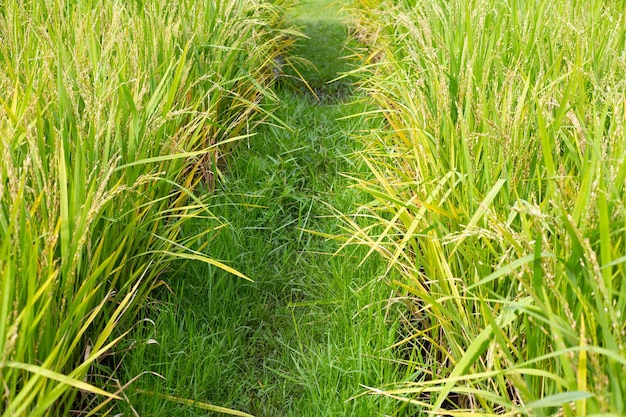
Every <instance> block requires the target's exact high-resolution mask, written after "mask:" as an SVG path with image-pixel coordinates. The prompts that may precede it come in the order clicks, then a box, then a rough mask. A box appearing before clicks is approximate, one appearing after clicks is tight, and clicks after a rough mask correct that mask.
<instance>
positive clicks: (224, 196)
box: [124, 1, 400, 417]
mask: <svg viewBox="0 0 626 417" xmlns="http://www.w3.org/2000/svg"><path fill="white" fill-rule="evenodd" d="M330 3H331V2H330V1H312V2H309V3H307V4H303V5H301V6H299V7H298V8H297V9H295V10H294V12H293V15H292V16H293V18H294V20H295V22H296V23H297V24H298V25H301V26H303V27H304V31H305V33H306V34H307V35H308V36H309V37H310V39H308V40H305V41H303V42H302V43H301V44H300V46H299V47H298V48H297V50H296V51H295V52H294V53H295V54H298V55H301V56H303V57H304V58H306V59H308V60H310V61H311V62H313V63H314V64H315V65H316V66H317V68H318V71H314V70H312V69H309V70H306V71H305V72H304V76H305V77H306V78H307V79H308V81H309V84H310V85H311V86H312V87H313V89H314V90H315V91H316V92H317V94H318V96H319V97H320V100H319V101H318V100H316V99H315V98H314V97H313V95H312V94H310V93H307V92H306V91H305V89H303V88H302V86H298V85H297V83H295V82H290V81H286V82H285V85H284V86H283V87H282V88H279V89H278V90H279V92H278V93H279V98H280V100H281V104H280V105H279V106H278V108H277V109H276V112H275V115H276V116H277V117H278V118H280V119H282V120H284V121H285V122H286V124H287V125H289V126H290V127H291V130H286V129H282V128H279V127H276V126H270V125H266V126H263V127H262V128H261V129H260V130H259V132H258V134H257V136H255V137H253V138H251V139H250V140H248V142H247V143H242V144H240V145H241V146H240V147H239V149H238V151H237V153H236V154H235V155H233V156H232V158H231V161H232V162H231V165H229V167H228V172H227V173H226V178H225V181H224V182H223V183H222V184H221V185H220V187H221V188H220V189H219V190H217V192H216V193H215V195H214V196H213V197H212V199H213V206H214V214H215V215H216V217H217V218H216V219H214V220H207V221H206V222H202V223H196V227H198V228H202V229H207V228H214V229H215V230H214V231H213V232H211V233H210V234H209V235H207V239H209V245H208V249H207V252H208V253H210V255H211V256H213V257H215V258H217V259H222V260H225V261H227V262H228V263H229V265H231V266H232V267H234V268H236V269H237V270H239V271H241V272H243V273H245V274H246V275H247V276H249V277H251V278H252V279H253V280H254V283H250V282H246V281H244V280H241V279H238V278H236V277H233V276H230V275H228V274H225V273H224V272H223V271H221V270H218V269H216V268H210V267H207V266H204V265H198V264H193V263H190V264H187V265H185V267H184V269H183V270H181V271H179V272H178V273H176V274H175V275H173V276H172V277H170V278H169V279H168V285H169V286H170V288H171V292H170V291H167V290H165V289H162V290H161V291H160V293H159V294H158V295H159V297H157V298H160V299H161V300H165V301H163V302H159V303H155V306H154V310H155V311H156V312H157V314H156V317H157V319H156V322H155V324H154V326H150V325H149V326H146V330H145V333H143V335H142V337H143V340H148V339H154V340H156V341H158V344H156V343H153V344H147V343H138V344H137V347H136V348H135V349H134V350H133V351H132V354H131V355H129V356H128V357H127V359H126V361H125V368H124V372H126V373H127V379H128V378H130V377H132V376H134V375H137V374H139V373H140V372H142V371H144V370H146V369H150V371H152V372H154V373H156V374H159V375H161V376H163V377H164V378H165V379H164V380H162V379H161V378H159V377H157V376H155V375H152V374H146V375H144V376H143V377H141V378H140V379H139V380H138V381H137V382H136V383H135V385H134V386H135V387H137V388H139V389H140V390H144V393H140V392H138V391H133V392H135V393H134V394H132V396H131V397H130V402H131V403H132V404H133V405H134V408H135V410H136V411H137V413H138V414H139V415H168V416H196V415H198V416H199V415H207V411H205V410H202V409H200V408H199V407H197V406H196V407H193V406H188V405H181V404H177V403H176V402H173V401H168V400H165V399H163V395H169V396H176V397H180V398H190V399H194V400H196V401H199V402H205V403H211V404H216V405H220V406H224V407H230V408H233V409H236V410H241V411H244V412H247V413H251V414H253V415H256V416H315V417H319V416H376V415H386V414H392V413H393V410H394V409H395V408H396V407H397V403H394V402H392V401H390V400H387V399H385V398H381V397H378V396H368V395H364V396H359V397H357V398H354V399H351V398H352V397H353V396H355V395H357V394H359V393H360V392H362V391H363V389H362V388H361V387H360V385H364V386H373V387H376V386H381V385H383V384H385V383H386V382H390V381H397V380H398V379H400V378H399V377H398V375H397V374H396V372H397V370H396V366H395V365H394V362H393V358H392V352H390V351H388V350H385V348H386V347H388V346H390V345H392V344H393V343H394V341H395V337H396V329H395V328H394V327H393V324H390V322H388V320H386V317H387V315H388V312H387V311H386V305H385V303H382V302H381V301H380V300H384V299H386V298H388V297H389V295H390V294H389V289H388V287H386V286H385V285H383V284H381V283H380V282H379V277H380V275H381V274H382V273H383V272H384V271H383V269H382V266H381V265H377V264H376V263H374V262H368V263H365V264H364V265H363V266H362V267H360V268H357V264H358V263H359V261H360V260H359V256H348V254H343V255H340V256H337V257H331V256H330V255H329V254H332V253H333V252H335V250H336V249H337V246H336V243H334V242H329V241H326V240H324V239H323V238H321V237H317V236H314V235H310V234H308V233H305V232H303V231H302V230H301V229H314V230H320V231H322V232H325V233H339V232H340V229H339V224H338V222H337V220H336V219H334V218H332V217H331V216H329V214H330V213H331V211H330V210H329V208H328V205H330V206H333V207H335V208H337V209H339V210H342V211H345V212H351V211H353V210H354V209H355V207H356V204H357V203H358V202H359V198H360V197H361V196H360V195H359V194H358V192H357V191H355V190H352V189H349V188H348V185H349V184H350V180H348V179H346V178H344V177H342V176H341V175H339V173H341V172H351V171H355V170H359V169H360V168H359V167H358V166H355V165H353V164H352V163H351V162H350V160H349V159H348V158H347V156H349V155H350V154H352V153H353V152H354V151H355V150H356V149H355V147H356V146H357V145H356V144H355V143H354V141H353V140H352V139H351V138H350V133H352V132H354V131H357V130H361V129H364V128H367V125H366V123H370V122H366V121H365V120H363V119H359V118H352V119H347V120H337V119H340V118H342V117H344V116H347V115H350V114H353V113H355V112H358V111H360V110H364V109H363V108H359V107H360V106H362V105H360V104H350V103H352V102H353V101H354V99H355V97H353V96H352V92H351V86H350V85H349V83H348V82H347V81H344V82H338V83H335V84H333V85H328V84H327V81H329V80H331V79H333V78H334V77H335V76H336V75H337V74H338V73H339V72H340V71H342V70H346V69H348V67H347V64H346V62H345V60H342V59H340V58H341V57H342V56H343V55H345V51H344V50H343V49H342V45H343V44H344V42H345V40H346V36H347V30H346V28H345V27H344V26H343V24H342V23H341V20H340V19H339V17H338V6H337V5H336V4H333V5H330V6H329V4H330ZM220 224H223V225H225V227H219V225H220ZM357 255H358V254H357ZM145 391H149V392H152V393H156V395H154V394H146V393H145ZM126 411H128V414H125V415H130V410H126Z"/></svg>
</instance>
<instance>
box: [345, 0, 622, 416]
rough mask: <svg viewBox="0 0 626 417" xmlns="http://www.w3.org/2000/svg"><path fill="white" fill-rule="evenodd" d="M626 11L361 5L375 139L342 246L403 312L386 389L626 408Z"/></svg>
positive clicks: (588, 6) (429, 1) (482, 407)
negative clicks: (381, 273)
mask: <svg viewBox="0 0 626 417" xmlns="http://www.w3.org/2000/svg"><path fill="white" fill-rule="evenodd" d="M625 6H626V3H624V2H623V1H589V2H579V1H558V0H557V1H553V2H542V1H532V0H531V1H517V0H516V1H499V0H475V1H469V0H468V1H455V2H449V1H440V0H415V1H394V2H392V1H381V2H379V1H367V0H363V1H359V2H356V4H355V7H356V10H355V16H356V24H355V26H354V31H355V33H356V34H357V36H359V37H360V38H361V39H362V40H363V41H364V42H366V43H367V44H368V47H367V48H366V49H364V51H363V52H362V57H363V59H364V60H365V65H364V68H363V70H362V72H361V73H362V81H361V86H362V88H363V89H364V90H365V91H367V92H368V93H369V95H370V97H371V98H372V99H373V100H374V101H375V102H376V103H378V105H379V107H380V109H381V112H382V113H383V114H384V115H385V119H386V122H387V128H386V129H384V130H383V131H381V132H378V133H377V134H375V135H373V136H370V137H367V138H365V140H364V141H363V143H364V146H365V147H366V148H365V150H364V151H363V152H362V157H363V159H364V160H365V161H366V163H367V164H368V165H369V166H370V168H371V172H372V173H373V175H374V178H373V179H367V180H363V179H361V180H359V181H358V187H359V188H361V189H362V190H365V191H367V192H368V193H369V194H370V195H371V197H372V199H373V201H372V202H371V203H370V204H368V205H367V207H366V208H365V210H364V211H363V217H364V218H367V220H368V221H367V222H366V223H362V222H361V221H359V220H358V219H357V220H350V221H349V222H348V223H349V224H350V227H351V228H352V229H353V233H352V235H351V236H350V243H355V244H359V245H366V246H368V247H369V248H370V252H372V253H374V252H377V253H379V254H380V255H381V256H382V258H383V259H385V260H386V261H387V262H388V265H389V268H390V269H394V270H397V271H399V272H400V273H401V275H402V278H401V279H398V280H397V281H396V282H395V285H396V287H397V288H398V291H399V292H400V293H401V294H402V295H403V296H406V297H409V298H410V299H411V300H412V301H411V303H410V308H409V311H408V312H407V313H406V315H405V316H406V317H405V320H404V322H405V323H404V324H405V337H404V339H403V340H402V341H401V342H399V343H398V344H397V346H396V347H397V348H398V349H403V350H405V351H406V355H405V357H406V366H407V368H409V369H410V370H411V373H412V375H411V378H410V380H408V381H399V383H398V384H397V385H396V386H394V387H393V388H391V389H386V390H384V392H383V393H382V394H383V395H387V396H390V397H394V398H397V399H398V400H399V401H400V402H404V403H405V404H406V405H407V407H410V406H411V405H412V406H413V409H417V410H421V411H422V412H432V413H436V414H447V415H464V413H467V412H479V413H481V414H482V415H500V414H510V415H537V416H543V415H554V414H556V415H565V416H574V415H596V414H597V415H622V414H624V412H625V410H624V407H625V404H626V402H625V400H624V395H625V394H626V385H625V381H626V380H625V379H624V375H626V372H625V371H626V369H625V365H626V355H625V353H626V351H625V350H624V349H625V347H624V346H625V345H624V341H625V336H626V328H625V325H624V318H623V316H624V312H625V311H624V309H625V307H626V304H625V303H626V293H625V292H624V291H625V290H624V288H622V284H623V281H624V276H625V275H624V272H625V270H624V261H626V258H625V257H624V253H626V250H625V248H624V238H625V235H624V232H625V230H626V229H625V228H624V226H625V224H626V223H625V221H626V217H625V211H624V209H625V208H626V207H625V199H624V185H625V184H626V183H625V178H626V177H625V175H626V163H625V160H624V151H625V150H626V149H625V142H624V139H625V137H626V136H625V130H624V128H625V121H626V100H625V98H624V97H625V95H624V92H625V91H624V87H625V84H624V77H623V74H624V71H625V69H626V54H625V52H626V50H625V47H624V42H625V40H626V26H625V24H624V23H625V22H624V18H625V13H626V7H625ZM372 218H373V219H375V222H374V223H373V224H372V223H371V219H372ZM443 410H446V411H443Z"/></svg>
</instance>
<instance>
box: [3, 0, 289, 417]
mask: <svg viewBox="0 0 626 417" xmlns="http://www.w3.org/2000/svg"><path fill="white" fill-rule="evenodd" d="M275 3H277V2H275ZM281 18H282V13H281V12H280V8H279V7H278V6H277V5H271V4H268V3H264V2H262V1H250V2H245V3H244V2H238V1H229V0H223V1H193V0H188V1H181V2H168V1H153V2H141V1H140V2H131V3H127V2H122V1H111V2H103V1H96V0H81V1H77V2H71V4H68V3H66V2H62V1H57V0H48V1H12V0H9V1H6V2H3V6H2V11H1V12H0V39H1V42H0V63H1V64H2V68H3V69H4V71H3V72H2V73H0V105H1V108H2V111H0V136H1V137H2V138H3V139H2V142H1V143H0V155H1V156H0V271H1V275H0V288H1V290H0V294H1V296H0V386H1V387H2V388H1V392H2V393H1V394H0V395H1V396H2V401H0V404H1V405H0V413H1V414H2V415H3V416H9V415H11V416H22V415H23V416H26V415H28V416H42V415H69V414H70V413H73V412H74V410H76V409H82V410H85V412H90V413H96V412H103V409H104V407H106V406H107V402H108V401H109V400H111V399H117V398H120V397H121V396H123V392H122V391H123V387H121V386H120V385H119V384H117V383H116V381H113V380H112V379H111V371H112V370H111V369H110V368H109V367H108V366H107V357H108V356H109V355H110V354H111V351H112V349H113V348H114V346H116V344H117V343H118V342H119V341H120V340H121V339H122V338H123V337H124V335H125V334H126V333H127V331H128V330H129V329H130V328H131V327H132V326H133V323H134V322H135V320H136V316H137V313H138V311H139V309H140V308H141V305H142V301H143V300H144V299H145V297H146V295H147V294H148V292H149V291H150V290H151V289H152V288H153V287H154V286H155V285H158V278H159V276H160V275H161V274H162V273H163V272H164V271H165V270H166V269H167V268H168V265H169V263H170V262H171V261H172V260H173V259H181V258H182V259H193V260H196V261H201V262H205V263H208V264H211V265H215V266H217V267H220V268H223V269H226V270H227V271H229V272H232V273H234V274H236V275H239V276H242V277H243V275H242V274H240V273H238V272H236V271H235V270H233V269H232V268H230V267H228V266H227V265H225V264H223V263H221V262H218V261H216V260H214V259H212V258H210V257H208V256H205V255H202V254H201V252H200V249H202V248H203V244H200V243H199V238H200V237H201V236H202V232H200V233H199V234H196V235H194V236H183V235H181V233H180V232H181V227H182V225H183V224H184V223H185V222H187V221H188V220H189V219H194V218H195V219H197V218H203V217H212V215H211V213H210V212H209V210H208V209H207V206H206V204H205V202H204V200H203V199H202V198H201V197H199V196H197V195H196V189H197V187H198V186H199V185H200V184H202V183H206V182H209V183H211V182H212V181H214V178H215V176H216V175H217V166H216V160H217V158H218V156H219V153H218V151H217V149H218V146H219V147H223V146H226V144H228V143H232V142H233V141H235V140H237V138H240V137H245V136H247V135H248V128H249V126H250V125H251V124H254V121H255V120H258V117H255V115H259V114H261V109H260V107H259V102H260V99H261V97H263V96H264V95H267V90H266V89H265V87H264V86H267V85H269V83H271V80H272V66H273V65H274V64H273V62H274V61H273V59H274V57H275V56H276V55H277V54H280V53H282V51H283V49H284V48H285V47H287V46H288V44H289V43H290V41H289V40H288V38H286V37H285V36H284V32H279V31H276V30H275V29H273V27H274V26H275V25H276V24H278V23H279V20H280V19H281ZM209 185H210V184H209ZM204 245H206V243H205V244H204ZM96 385H98V387H96ZM105 389H106V390H107V391H105Z"/></svg>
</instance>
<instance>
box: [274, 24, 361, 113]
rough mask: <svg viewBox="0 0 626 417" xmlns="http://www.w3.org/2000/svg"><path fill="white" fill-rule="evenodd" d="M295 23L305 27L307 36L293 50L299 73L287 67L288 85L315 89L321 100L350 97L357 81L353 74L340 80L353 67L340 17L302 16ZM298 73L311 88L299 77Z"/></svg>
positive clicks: (309, 91) (331, 100) (346, 30)
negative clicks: (353, 84) (338, 18)
mask: <svg viewBox="0 0 626 417" xmlns="http://www.w3.org/2000/svg"><path fill="white" fill-rule="evenodd" d="M293 23H294V24H295V25H296V26H298V27H299V28H301V31H302V32H303V33H304V34H305V35H306V38H303V39H301V40H299V42H298V43H297V44H296V47H295V48H294V50H293V51H292V56H295V57H297V59H296V60H294V61H295V63H294V67H295V70H297V72H296V71H295V70H294V69H292V68H289V67H287V68H286V69H285V75H286V80H288V81H287V82H286V84H287V85H288V86H290V87H292V88H295V89H296V90H297V91H299V92H301V93H304V94H306V93H311V90H312V91H313V92H314V93H315V95H316V96H317V98H318V99H319V101H320V102H321V103H336V102H340V101H343V100H346V99H348V98H349V97H350V96H351V95H352V94H353V86H352V82H353V81H354V80H353V79H351V78H350V77H345V78H341V79H338V78H339V77H341V76H342V74H344V73H345V72H348V71H350V70H351V69H352V68H351V66H350V63H349V60H348V59H347V58H346V56H347V55H349V51H348V49H347V47H346V44H347V42H348V29H347V28H346V26H345V25H343V24H342V23H341V21H339V20H337V19H336V18H335V19H331V18H307V19H304V18H300V19H296V20H295V21H294V22H293ZM302 61H304V62H302ZM307 63H310V64H307ZM297 73H300V75H301V76H302V77H303V78H304V79H305V80H306V82H307V83H308V85H309V87H310V89H309V88H307V87H306V85H305V84H304V83H303V82H302V81H301V80H299V79H298V78H299V76H298V74H297Z"/></svg>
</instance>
